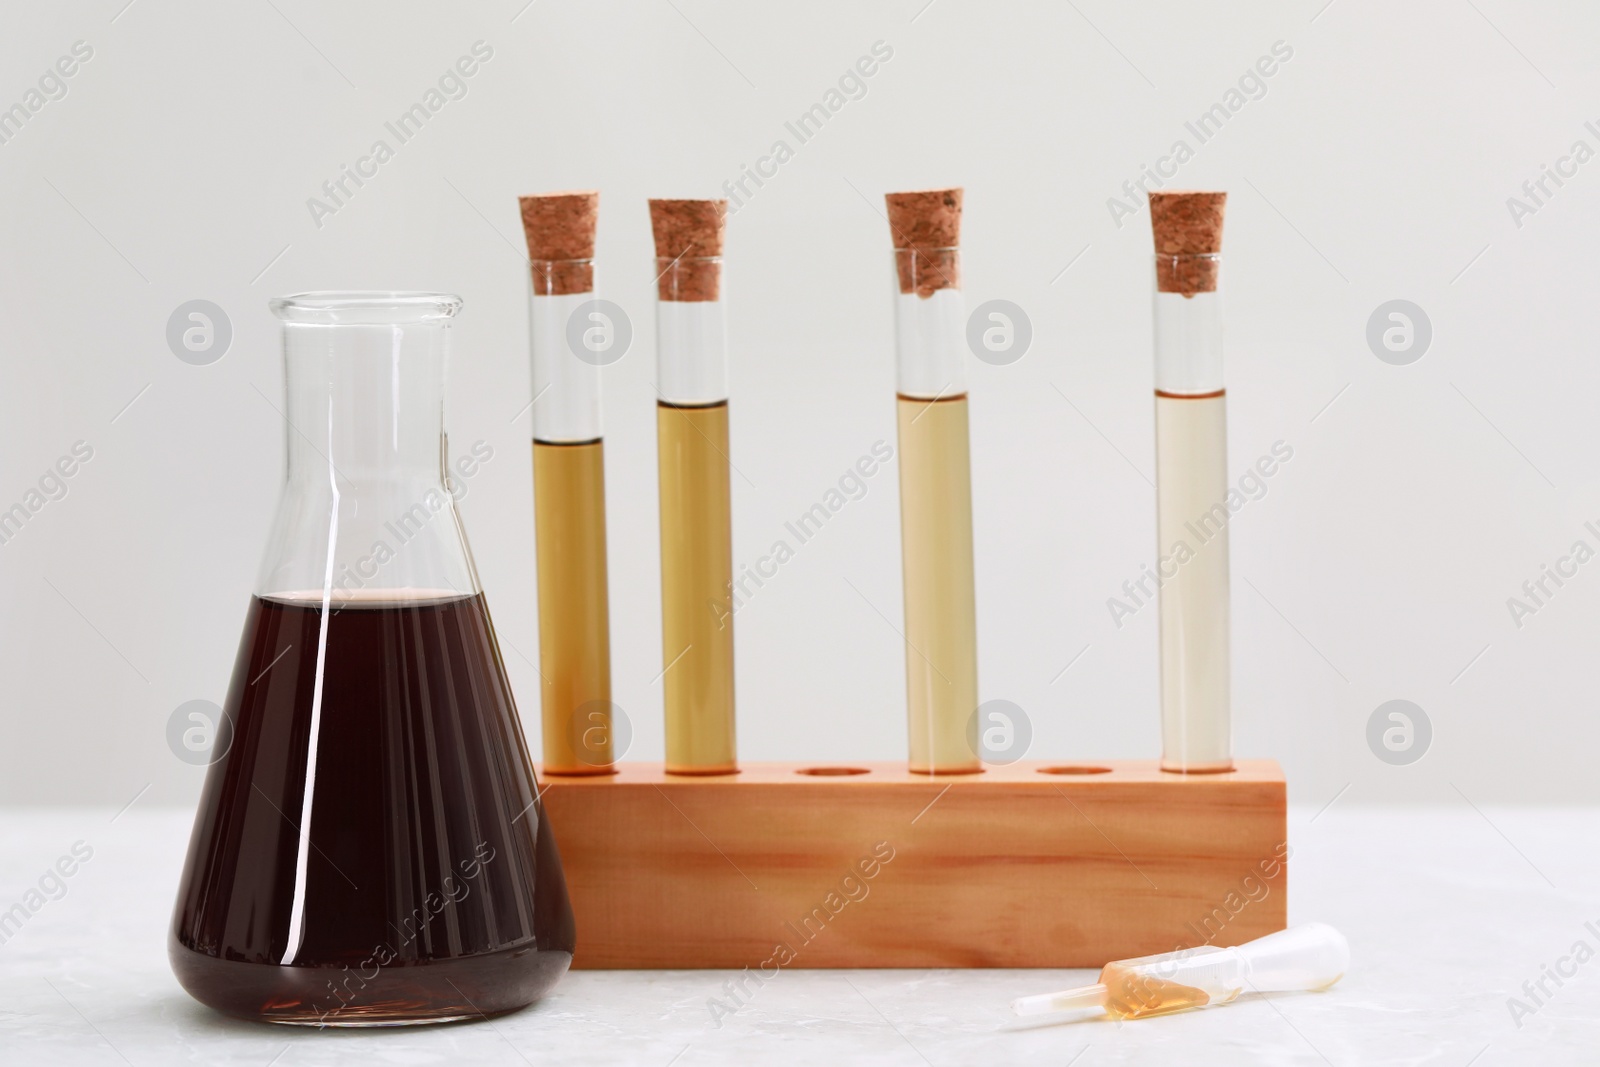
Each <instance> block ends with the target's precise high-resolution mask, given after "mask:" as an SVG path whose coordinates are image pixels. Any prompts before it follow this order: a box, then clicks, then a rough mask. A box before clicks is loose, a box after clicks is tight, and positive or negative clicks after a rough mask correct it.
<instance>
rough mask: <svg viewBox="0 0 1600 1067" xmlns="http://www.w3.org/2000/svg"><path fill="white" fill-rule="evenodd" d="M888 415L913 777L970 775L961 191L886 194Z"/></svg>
mask: <svg viewBox="0 0 1600 1067" xmlns="http://www.w3.org/2000/svg"><path fill="white" fill-rule="evenodd" d="M887 201H888V209H889V227H890V231H891V233H892V234H893V237H894V243H895V252H894V259H895V279H896V282H897V289H898V291H897V293H896V294H895V340H896V392H897V394H898V395H897V397H896V400H895V406H896V409H897V416H898V417H897V422H898V430H899V442H900V549H901V565H902V568H903V575H904V593H905V642H906V711H907V725H908V727H909V733H910V756H911V759H910V767H911V770H913V771H917V772H921V773H925V774H970V773H973V772H976V771H980V770H982V769H983V768H982V766H981V764H980V763H979V759H978V738H977V726H978V723H977V717H976V712H977V707H978V640H977V604H976V596H975V592H974V578H973V564H972V464H971V460H970V456H969V446H968V432H967V380H966V370H965V329H966V313H965V306H964V304H963V301H962V297H961V274H960V270H961V262H960V253H959V251H958V248H957V246H958V244H959V238H960V223H961V190H960V189H940V190H932V191H928V192H915V193H890V194H889V195H888V197H887Z"/></svg>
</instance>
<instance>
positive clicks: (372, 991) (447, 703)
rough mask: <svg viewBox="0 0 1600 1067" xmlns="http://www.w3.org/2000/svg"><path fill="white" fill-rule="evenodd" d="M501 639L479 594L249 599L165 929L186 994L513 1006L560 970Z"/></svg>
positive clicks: (547, 867) (538, 816) (368, 1006)
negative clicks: (228, 721) (216, 748)
mask: <svg viewBox="0 0 1600 1067" xmlns="http://www.w3.org/2000/svg"><path fill="white" fill-rule="evenodd" d="M324 624H326V633H325V636H324V633H323V627H324ZM495 647H496V646H495V643H494V639H493V633H492V630H491V624H490V621H489V615H488V612H487V610H486V608H485V605H484V600H483V597H482V595H481V594H479V595H474V596H458V597H453V598H438V599H417V600H410V601H400V602H397V601H384V600H376V601H363V600H350V601H346V602H344V603H343V605H342V606H340V604H339V603H338V602H335V603H334V605H333V606H332V609H331V611H329V612H327V613H326V617H325V613H324V610H323V606H322V603H321V602H320V601H317V600H311V601H302V602H286V601H280V600H276V599H270V598H261V597H257V598H254V599H253V600H252V602H251V605H250V617H249V620H248V622H247V624H246V626H245V633H244V639H243V643H242V647H241V650H240V654H239V659H238V662H237V665H236V667H235V671H234V676H233V684H232V687H231V689H230V690H229V695H228V707H227V708H226V709H225V710H226V712H228V713H230V714H231V717H232V721H233V731H234V732H233V740H232V744H231V746H230V747H229V749H228V751H227V753H226V755H224V756H223V757H222V759H220V760H219V761H218V762H216V763H215V764H213V766H212V768H211V771H210V775H209V777H208V778H207V780H206V785H205V796H204V798H203V800H202V804H201V808H200V810H201V815H200V818H199V820H198V821H197V823H196V825H195V831H194V838H193V841H192V843H191V846H190V852H189V859H188V864H187V867H186V869H185V872H184V882H183V884H184V889H183V892H182V894H181V896H180V897H179V901H178V909H177V915H176V918H175V922H174V927H173V932H172V939H171V946H170V949H171V956H172V962H173V967H174V969H175V970H176V971H177V974H178V977H179V980H180V981H182V982H183V984H184V986H185V988H187V989H188V990H189V991H190V993H192V994H193V995H194V996H195V997H196V998H197V999H199V1000H201V1001H203V1002H205V1003H207V1004H209V1005H211V1006H212V1007H214V1008H216V1009H218V1010H220V1011H223V1012H226V1013H228V1014H230V1015H239V1016H245V1017H248V1018H261V1019H267V1020H271V1021H278V1022H303V1023H311V1024H326V1025H362V1024H370V1023H383V1022H402V1021H422V1020H429V1019H440V1020H442V1019H448V1018H460V1017H469V1018H470V1017H476V1016H479V1015H490V1014H494V1013H496V1012H502V1011H507V1010H511V1009H514V1008H518V1007H521V1006H523V1005H525V1004H527V1003H529V1002H531V1001H533V1000H535V999H537V998H538V997H539V996H540V995H542V994H543V993H544V992H545V991H546V990H547V989H549V988H550V987H551V986H552V985H553V984H554V983H555V982H556V980H557V979H559V978H560V977H561V975H562V974H563V973H565V971H566V969H567V967H568V965H569V963H570V962H571V958H572V949H573V922H572V913H571V910H570V908H569V906H568V903H567V896H566V889H565V884H564V882H563V879H562V876H561V866H560V860H559V858H558V856H557V853H556V849H555V844H554V841H553V838H552V835H551V832H550V828H549V826H548V825H547V824H546V823H545V821H544V819H543V813H542V811H541V809H540V805H539V804H538V802H537V801H536V799H535V797H536V796H537V785H536V783H535V780H534V777H533V774H532V771H531V769H530V765H529V762H528V756H527V752H526V750H525V748H524V744H523V738H522V733H521V730H520V727H519V726H518V723H517V718H516V711H515V707H514V705H513V703H512V700H511V695H510V690H509V687H508V685H507V681H506V677H505V673H504V670H503V668H502V665H501V663H500V662H499V659H498V657H497V655H496V653H495ZM319 648H320V649H322V652H321V654H320V655H319ZM313 744H314V745H315V753H314V754H313V753H312V746H313ZM308 768H310V769H311V772H312V773H311V774H310V775H309V776H308ZM307 789H310V791H311V803H310V805H309V811H310V818H309V824H308V825H304V824H302V812H303V811H304V810H305V808H306V805H305V803H304V800H305V795H306V790H307ZM302 830H303V831H305V832H304V833H303V834H302Z"/></svg>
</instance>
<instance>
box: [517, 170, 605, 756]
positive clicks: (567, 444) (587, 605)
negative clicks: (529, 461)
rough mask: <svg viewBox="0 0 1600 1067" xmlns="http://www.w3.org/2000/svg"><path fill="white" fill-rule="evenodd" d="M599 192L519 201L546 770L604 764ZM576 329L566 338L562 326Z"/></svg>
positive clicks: (603, 579)
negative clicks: (595, 321)
mask: <svg viewBox="0 0 1600 1067" xmlns="http://www.w3.org/2000/svg"><path fill="white" fill-rule="evenodd" d="M599 199H600V197H599V194H598V193H593V192H582V193H555V194H550V195H545V196H525V197H522V198H521V199H520V202H519V206H520V208H521V212H522V224H523V229H524V231H525V234H526V236H527V241H528V254H529V257H530V263H529V266H530V270H529V280H530V282H531V284H530V287H529V290H528V325H529V348H530V351H531V354H532V362H533V397H534V400H533V496H534V503H533V520H534V544H535V550H536V553H537V559H538V582H539V678H540V681H539V696H540V707H541V712H542V715H541V725H542V731H541V732H542V740H543V742H544V770H545V773H546V774H609V773H611V772H612V771H613V770H614V768H613V767H612V760H613V758H614V754H613V750H612V729H611V727H612V721H611V720H612V703H611V620H610V607H609V599H610V596H609V590H608V588H607V580H606V484H605V444H604V441H603V439H602V436H601V419H600V363H601V361H602V360H603V359H604V358H605V353H604V352H597V351H594V350H593V349H591V348H585V349H584V350H582V351H580V350H579V348H578V347H577V345H580V344H585V343H586V339H587V338H589V337H590V336H591V335H592V334H593V333H594V329H593V328H592V327H589V326H586V325H585V324H586V323H587V322H588V319H587V318H586V317H585V315H586V305H589V306H590V307H589V310H588V311H587V314H588V315H591V316H592V315H602V316H603V315H604V314H605V313H604V312H603V311H598V310H593V302H594V263H593V259H592V257H593V255H594V239H595V223H596V216H597V213H598V208H599ZM574 321H576V322H577V323H578V325H579V326H580V327H583V328H582V329H581V330H580V331H579V335H578V337H577V339H576V341H575V339H574V337H573V335H572V333H571V332H570V331H571V327H572V324H573V323H574Z"/></svg>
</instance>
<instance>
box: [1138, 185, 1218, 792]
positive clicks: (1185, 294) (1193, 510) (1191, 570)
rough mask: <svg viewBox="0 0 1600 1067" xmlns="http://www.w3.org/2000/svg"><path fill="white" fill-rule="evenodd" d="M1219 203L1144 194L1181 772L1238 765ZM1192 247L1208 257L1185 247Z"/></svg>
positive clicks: (1172, 697) (1162, 553)
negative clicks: (1150, 228)
mask: <svg viewBox="0 0 1600 1067" xmlns="http://www.w3.org/2000/svg"><path fill="white" fill-rule="evenodd" d="M1222 204H1223V194H1220V193H1164V194H1162V193H1158V194H1154V195H1152V197H1151V213H1152V219H1153V220H1154V224H1155V226H1156V230H1157V235H1156V244H1157V249H1158V252H1157V255H1156V263H1155V266H1156V272H1155V273H1156V286H1155V289H1156V292H1155V408H1156V417H1155V423H1156V531H1157V532H1156V538H1157V556H1158V558H1159V564H1158V566H1159V568H1160V579H1161V584H1160V604H1161V607H1160V630H1161V637H1160V655H1161V740H1162V752H1161V767H1162V769H1163V770H1167V771H1179V772H1185V773H1210V772H1219V771H1228V770H1232V769H1233V736H1232V715H1231V694H1230V681H1229V680H1230V671H1229V659H1230V620H1229V601H1230V597H1229V586H1228V582H1229V577H1228V520H1229V517H1230V516H1229V511H1228V507H1227V496H1228V472H1227V461H1228V432H1227V394H1226V392H1225V391H1224V389H1223V381H1222V313H1221V298H1220V295H1219V294H1218V292H1217V282H1218V277H1219V275H1220V272H1221V256H1220V255H1218V254H1217V253H1216V252H1215V249H1216V248H1217V247H1220V240H1221V229H1222ZM1164 228H1165V229H1164ZM1174 229H1175V230H1176V231H1177V237H1172V236H1171V234H1170V231H1172V230H1174ZM1197 232H1198V233H1200V234H1201V236H1199V237H1196V236H1195V234H1196V233H1197ZM1164 233H1166V234H1168V239H1167V241H1166V243H1165V244H1164V243H1163V235H1164ZM1163 247H1165V248H1168V249H1169V251H1167V252H1162V251H1160V249H1162V248H1163ZM1197 247H1198V248H1204V249H1208V250H1209V251H1205V252H1193V251H1189V250H1190V249H1193V248H1197ZM1172 248H1178V249H1180V250H1181V251H1179V252H1177V253H1173V252H1171V251H1170V249H1172Z"/></svg>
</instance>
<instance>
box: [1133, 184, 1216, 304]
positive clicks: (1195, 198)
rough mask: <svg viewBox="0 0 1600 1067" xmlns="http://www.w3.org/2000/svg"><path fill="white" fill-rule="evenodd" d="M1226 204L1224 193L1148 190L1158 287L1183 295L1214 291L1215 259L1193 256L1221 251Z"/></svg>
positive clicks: (1209, 254) (1167, 291)
mask: <svg viewBox="0 0 1600 1067" xmlns="http://www.w3.org/2000/svg"><path fill="white" fill-rule="evenodd" d="M1227 206H1228V194H1227V193H1216V192H1198V191H1194V190H1167V191H1163V192H1159V193H1151V194H1150V228H1151V230H1152V232H1153V233H1154V235H1155V242H1156V288H1157V289H1158V290H1159V291H1161V292H1163V293H1182V294H1183V295H1184V296H1185V297H1192V296H1194V294H1196V293H1214V292H1216V291H1217V266H1218V263H1217V261H1216V260H1215V259H1202V258H1195V257H1201V256H1213V255H1216V254H1218V253H1220V252H1221V251H1222V215H1223V212H1224V211H1225V210H1226V209H1227Z"/></svg>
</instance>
